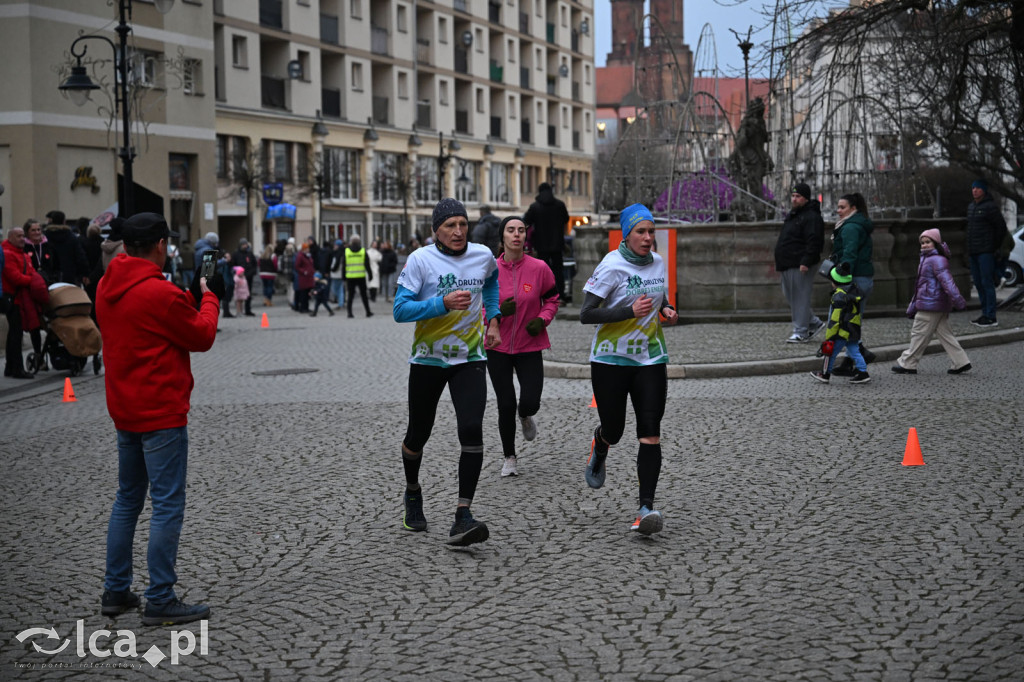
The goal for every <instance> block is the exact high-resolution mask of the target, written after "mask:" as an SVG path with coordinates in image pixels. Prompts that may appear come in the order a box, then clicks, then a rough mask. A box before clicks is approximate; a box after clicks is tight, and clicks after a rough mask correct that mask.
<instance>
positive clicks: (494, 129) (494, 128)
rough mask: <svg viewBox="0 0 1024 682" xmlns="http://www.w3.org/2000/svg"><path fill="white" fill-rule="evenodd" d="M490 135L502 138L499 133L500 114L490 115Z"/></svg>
mask: <svg viewBox="0 0 1024 682" xmlns="http://www.w3.org/2000/svg"><path fill="white" fill-rule="evenodd" d="M491 137H492V138H494V139H495V140H504V139H505V136H504V135H502V134H501V116H491Z"/></svg>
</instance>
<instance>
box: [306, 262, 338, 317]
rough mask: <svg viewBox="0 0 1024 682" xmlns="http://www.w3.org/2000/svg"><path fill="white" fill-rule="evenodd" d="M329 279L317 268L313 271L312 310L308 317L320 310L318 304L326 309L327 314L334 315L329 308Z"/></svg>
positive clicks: (314, 315) (313, 315)
mask: <svg viewBox="0 0 1024 682" xmlns="http://www.w3.org/2000/svg"><path fill="white" fill-rule="evenodd" d="M330 284H331V283H330V280H328V279H327V278H326V277H324V275H323V274H321V273H320V271H319V270H317V271H316V272H314V273H313V312H311V313H310V314H309V316H310V317H316V313H317V311H318V310H320V306H323V307H324V308H326V309H327V314H328V315H330V316H331V317H334V311H333V310H331V302H330V296H331V286H330Z"/></svg>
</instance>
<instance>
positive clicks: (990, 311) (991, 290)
mask: <svg viewBox="0 0 1024 682" xmlns="http://www.w3.org/2000/svg"><path fill="white" fill-rule="evenodd" d="M995 276H996V257H995V254H992V253H972V254H971V279H972V280H974V288H975V289H977V290H978V301H979V302H980V303H981V314H982V315H984V316H985V317H987V318H988V319H990V320H994V319H996V285H995V281H996V280H995Z"/></svg>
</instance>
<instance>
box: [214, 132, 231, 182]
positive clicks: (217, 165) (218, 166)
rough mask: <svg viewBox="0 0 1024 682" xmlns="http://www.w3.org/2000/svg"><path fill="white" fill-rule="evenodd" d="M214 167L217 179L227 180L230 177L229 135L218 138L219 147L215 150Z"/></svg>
mask: <svg viewBox="0 0 1024 682" xmlns="http://www.w3.org/2000/svg"><path fill="white" fill-rule="evenodd" d="M214 154H215V155H214V158H213V167H214V172H215V173H216V175H217V177H218V178H220V179H222V180H226V179H227V177H228V137H227V135H218V136H217V146H216V147H215V148H214Z"/></svg>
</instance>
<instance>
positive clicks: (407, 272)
mask: <svg viewBox="0 0 1024 682" xmlns="http://www.w3.org/2000/svg"><path fill="white" fill-rule="evenodd" d="M398 286H399V290H398V295H396V297H395V320H396V321H398V322H405V321H410V322H411V321H413V320H415V321H416V331H415V332H414V334H413V340H412V350H411V352H410V355H409V362H410V363H413V364H419V365H434V366H439V367H448V366H450V365H458V364H461V363H464V362H474V361H477V360H486V359H487V354H486V352H485V351H484V322H483V316H482V314H481V312H482V309H483V304H484V297H485V295H490V296H493V299H494V300H493V302H489V303H490V307H489V310H491V309H493V311H494V313H489V314H488V316H489V317H493V315H494V314H496V313H497V294H498V266H497V264H496V263H495V262H494V255H493V254H492V253H491V250H490V249H488V248H487V247H486V246H483V245H481V244H469V245H468V248H467V249H466V252H465V253H463V254H461V255H459V256H447V255H445V254H443V253H441V251H439V250H438V249H437V248H435V247H434V246H425V247H423V248H421V249H417V250H415V251H413V252H412V253H411V254H409V260H408V261H406V264H405V268H404V269H403V270H402V273H401V274H400V275H399V276H398ZM485 288H486V289H487V291H485ZM403 289H404V290H406V291H403ZM460 289H461V290H463V291H468V292H470V294H472V300H471V302H470V305H469V309H468V310H445V309H444V304H443V303H442V302H441V299H442V298H444V296H445V295H447V294H448V293H450V292H452V291H457V290H460ZM492 289H493V292H492V291H491V290H492ZM407 297H408V298H410V299H411V300H412V302H414V303H413V305H410V306H405V299H406V298H407ZM427 302H429V304H428V305H427V306H426V307H424V306H422V305H419V304H421V303H427ZM414 308H415V309H416V310H418V312H414V311H413V309H414Z"/></svg>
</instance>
